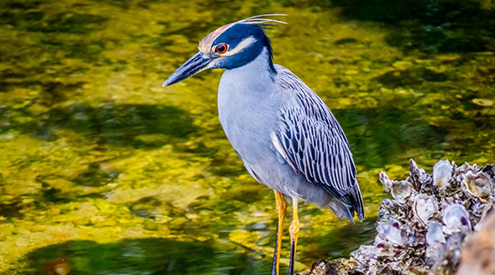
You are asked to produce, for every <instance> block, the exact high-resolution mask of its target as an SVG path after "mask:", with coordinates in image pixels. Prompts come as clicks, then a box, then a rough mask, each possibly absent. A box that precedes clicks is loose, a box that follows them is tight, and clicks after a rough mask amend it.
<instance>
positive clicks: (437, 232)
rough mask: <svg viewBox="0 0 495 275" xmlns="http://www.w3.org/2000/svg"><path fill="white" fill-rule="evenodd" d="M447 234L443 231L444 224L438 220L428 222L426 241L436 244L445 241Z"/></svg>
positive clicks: (429, 243)
mask: <svg viewBox="0 0 495 275" xmlns="http://www.w3.org/2000/svg"><path fill="white" fill-rule="evenodd" d="M445 242H446V240H445V235H444V234H443V232H442V224H441V223H439V222H437V221H430V222H429V223H428V231H427V232H426V243H428V245H434V244H436V243H445Z"/></svg>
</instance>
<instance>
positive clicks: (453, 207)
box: [442, 203, 471, 234]
mask: <svg viewBox="0 0 495 275" xmlns="http://www.w3.org/2000/svg"><path fill="white" fill-rule="evenodd" d="M442 220H443V223H444V224H445V227H444V228H443V231H444V232H445V233H447V234H452V233H454V232H460V231H463V230H467V231H469V232H470V231H471V222H469V213H468V212H467V211H466V208H464V206H462V205H461V204H456V203H454V204H450V205H449V206H447V207H446V208H445V211H444V213H443V219H442Z"/></svg>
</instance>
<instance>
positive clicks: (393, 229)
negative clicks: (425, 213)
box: [376, 219, 406, 246]
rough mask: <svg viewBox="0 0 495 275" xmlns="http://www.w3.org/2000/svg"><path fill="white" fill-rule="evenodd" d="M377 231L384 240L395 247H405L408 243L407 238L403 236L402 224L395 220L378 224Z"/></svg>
mask: <svg viewBox="0 0 495 275" xmlns="http://www.w3.org/2000/svg"><path fill="white" fill-rule="evenodd" d="M376 231H378V234H380V235H381V236H382V238H384V239H386V240H388V241H389V242H391V243H393V244H395V245H399V246H403V245H404V244H405V243H406V240H405V238H404V237H403V236H402V230H401V229H400V223H399V222H398V221H397V220H395V219H390V220H389V221H387V222H379V223H377V225H376Z"/></svg>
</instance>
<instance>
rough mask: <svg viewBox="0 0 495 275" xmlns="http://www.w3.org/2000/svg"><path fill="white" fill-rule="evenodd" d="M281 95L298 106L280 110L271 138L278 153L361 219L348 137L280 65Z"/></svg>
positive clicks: (302, 85) (298, 171) (321, 105)
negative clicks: (290, 97)
mask: <svg viewBox="0 0 495 275" xmlns="http://www.w3.org/2000/svg"><path fill="white" fill-rule="evenodd" d="M276 69H277V72H278V75H277V80H278V83H279V84H280V87H282V90H281V91H280V92H281V93H287V94H286V96H293V97H294V98H295V101H290V102H296V103H295V104H293V103H292V104H290V103H289V104H285V105H284V106H282V107H281V108H280V110H279V116H280V117H279V125H278V126H279V127H278V129H277V130H275V131H274V132H272V134H271V139H272V142H273V144H274V147H275V148H276V150H277V151H278V152H279V153H280V154H281V155H282V157H283V158H284V159H285V160H286V161H287V163H288V164H289V165H290V166H291V167H292V168H293V169H294V171H295V172H296V173H301V174H303V175H304V176H305V178H306V180H307V181H308V182H311V183H314V184H315V185H317V186H320V187H322V188H323V189H324V190H325V191H327V192H328V193H329V194H331V195H332V196H334V197H336V198H337V199H339V200H340V201H341V202H343V203H344V204H345V205H347V206H348V207H351V213H352V211H356V212H357V214H358V217H359V218H360V219H363V218H364V209H363V202H362V198H361V192H360V190H359V185H358V184H357V181H356V168H355V166H354V161H353V159H352V153H351V151H350V148H349V143H348V141H347V138H346V137H345V135H344V132H343V131H342V128H341V127H340V125H339V123H338V122H337V120H336V119H335V117H334V116H333V114H332V113H331V112H330V109H328V107H327V106H326V105H325V104H324V103H323V101H322V100H321V99H320V98H319V97H318V96H317V95H316V94H315V93H314V92H313V91H312V90H311V89H310V88H309V87H308V86H306V85H305V84H304V83H303V82H302V81H301V80H300V79H299V78H298V77H297V76H295V75H294V74H292V73H291V72H290V71H289V70H287V69H285V68H283V67H281V66H277V67H276Z"/></svg>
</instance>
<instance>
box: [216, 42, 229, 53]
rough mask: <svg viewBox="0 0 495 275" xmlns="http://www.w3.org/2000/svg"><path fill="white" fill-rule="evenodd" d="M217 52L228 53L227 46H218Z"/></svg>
mask: <svg viewBox="0 0 495 275" xmlns="http://www.w3.org/2000/svg"><path fill="white" fill-rule="evenodd" d="M215 51H216V52H217V53H225V52H226V51H227V44H218V45H217V47H216V48H215Z"/></svg>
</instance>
